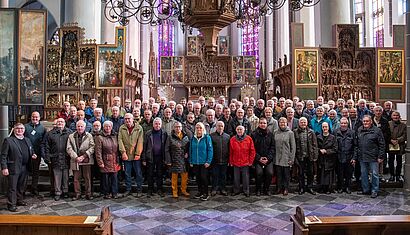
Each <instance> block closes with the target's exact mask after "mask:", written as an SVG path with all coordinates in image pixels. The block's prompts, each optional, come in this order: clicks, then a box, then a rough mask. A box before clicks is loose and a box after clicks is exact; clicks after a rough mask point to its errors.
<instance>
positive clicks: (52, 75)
mask: <svg viewBox="0 0 410 235" xmlns="http://www.w3.org/2000/svg"><path fill="white" fill-rule="evenodd" d="M59 72H60V48H59V47H58V46H55V45H48V47H47V77H46V79H47V83H46V84H47V89H58V87H59Z"/></svg>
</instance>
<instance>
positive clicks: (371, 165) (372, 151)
mask: <svg viewBox="0 0 410 235" xmlns="http://www.w3.org/2000/svg"><path fill="white" fill-rule="evenodd" d="M384 155H385V142H384V137H383V133H382V131H381V130H380V129H379V128H378V127H375V126H374V125H373V122H372V117H371V116H369V115H364V117H363V126H362V127H360V128H359V130H358V131H357V145H356V149H355V156H354V158H353V160H352V163H355V162H356V161H359V162H360V169H361V173H362V175H361V179H362V189H363V191H362V192H359V194H365V195H371V197H372V198H376V197H377V196H378V192H379V164H380V163H382V162H383V160H384ZM369 171H370V172H371V173H372V184H371V185H369V177H368V174H369Z"/></svg>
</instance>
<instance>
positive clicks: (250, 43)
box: [242, 24, 259, 76]
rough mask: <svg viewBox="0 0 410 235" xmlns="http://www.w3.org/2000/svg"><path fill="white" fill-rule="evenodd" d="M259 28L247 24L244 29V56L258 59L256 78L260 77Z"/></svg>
mask: <svg viewBox="0 0 410 235" xmlns="http://www.w3.org/2000/svg"><path fill="white" fill-rule="evenodd" d="M258 38H259V28H258V26H254V25H252V24H247V25H246V26H245V27H244V28H243V29H242V55H251V56H255V57H256V76H259V41H258Z"/></svg>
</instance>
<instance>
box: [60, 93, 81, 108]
mask: <svg viewBox="0 0 410 235" xmlns="http://www.w3.org/2000/svg"><path fill="white" fill-rule="evenodd" d="M61 96H62V103H64V102H66V101H68V102H70V104H73V105H77V103H78V94H77V92H66V93H64V94H62V95H61Z"/></svg>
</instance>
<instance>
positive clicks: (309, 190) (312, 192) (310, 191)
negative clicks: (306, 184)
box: [306, 188, 316, 195]
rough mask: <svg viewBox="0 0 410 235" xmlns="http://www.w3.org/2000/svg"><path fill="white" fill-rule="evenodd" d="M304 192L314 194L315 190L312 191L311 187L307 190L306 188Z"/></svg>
mask: <svg viewBox="0 0 410 235" xmlns="http://www.w3.org/2000/svg"><path fill="white" fill-rule="evenodd" d="M306 192H308V193H310V194H312V195H316V192H315V191H313V189H311V188H310V189H308V190H306Z"/></svg>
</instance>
